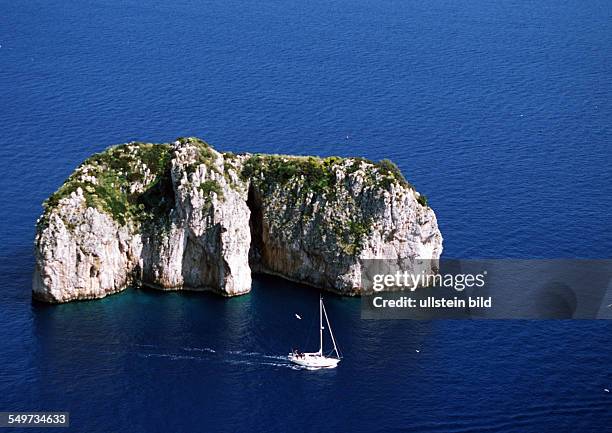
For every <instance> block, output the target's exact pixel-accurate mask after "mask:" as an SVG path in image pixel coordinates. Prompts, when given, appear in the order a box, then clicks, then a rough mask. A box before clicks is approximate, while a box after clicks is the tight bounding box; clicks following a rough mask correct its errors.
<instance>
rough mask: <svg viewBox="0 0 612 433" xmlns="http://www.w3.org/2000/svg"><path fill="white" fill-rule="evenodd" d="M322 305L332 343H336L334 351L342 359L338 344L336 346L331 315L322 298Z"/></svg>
mask: <svg viewBox="0 0 612 433" xmlns="http://www.w3.org/2000/svg"><path fill="white" fill-rule="evenodd" d="M321 306H322V307H323V314H325V321H326V322H327V328H328V329H329V335H330V337H331V339H332V343H334V352H336V357H337V358H338V359H340V353H339V352H338V346H336V339H335V338H334V333H333V332H332V329H331V324H330V323H329V317H328V316H327V311H326V310H325V305H323V300H321Z"/></svg>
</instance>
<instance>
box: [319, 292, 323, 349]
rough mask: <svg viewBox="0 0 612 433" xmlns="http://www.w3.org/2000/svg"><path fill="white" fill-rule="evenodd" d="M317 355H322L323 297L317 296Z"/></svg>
mask: <svg viewBox="0 0 612 433" xmlns="http://www.w3.org/2000/svg"><path fill="white" fill-rule="evenodd" d="M319 342H320V343H321V344H320V345H319V355H323V297H322V296H321V295H319Z"/></svg>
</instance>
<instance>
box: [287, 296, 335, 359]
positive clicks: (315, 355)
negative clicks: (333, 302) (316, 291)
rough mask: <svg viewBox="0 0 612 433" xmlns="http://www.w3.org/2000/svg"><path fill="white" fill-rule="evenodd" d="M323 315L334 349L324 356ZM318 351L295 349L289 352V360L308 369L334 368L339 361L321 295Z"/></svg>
mask: <svg viewBox="0 0 612 433" xmlns="http://www.w3.org/2000/svg"><path fill="white" fill-rule="evenodd" d="M323 316H325V322H326V323H327V329H328V330H329V335H330V337H331V340H332V343H333V344H334V349H333V350H332V351H331V352H330V353H329V354H328V355H327V356H326V355H324V354H323V330H324V329H325V328H324V327H323ZM319 342H320V345H319V351H318V352H307V353H301V352H299V351H297V350H294V351H293V352H291V353H290V354H289V356H288V359H289V361H291V362H293V363H294V364H297V365H300V366H302V367H305V368H307V369H309V370H318V369H320V368H336V367H337V366H338V363H339V362H340V353H339V352H338V346H336V339H335V338H334V333H333V332H332V329H331V325H330V324H329V318H328V317H327V312H326V311H325V305H324V304H323V297H321V296H319Z"/></svg>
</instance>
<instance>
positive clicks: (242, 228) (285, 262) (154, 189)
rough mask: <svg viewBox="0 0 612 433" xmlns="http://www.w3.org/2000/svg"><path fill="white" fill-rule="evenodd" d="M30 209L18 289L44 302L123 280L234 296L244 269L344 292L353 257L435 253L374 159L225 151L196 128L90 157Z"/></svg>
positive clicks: (102, 290) (406, 197)
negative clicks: (31, 238) (37, 210)
mask: <svg viewBox="0 0 612 433" xmlns="http://www.w3.org/2000/svg"><path fill="white" fill-rule="evenodd" d="M43 207H44V212H43V214H42V216H41V217H40V218H39V220H38V222H37V227H36V239H35V251H36V269H35V272H34V277H33V286H32V291H33V296H34V297H35V298H36V299H39V300H42V301H46V302H53V303H58V302H68V301H73V300H82V299H94V298H102V297H104V296H106V295H109V294H112V293H116V292H119V291H121V290H124V289H125V288H127V287H130V286H133V285H143V286H147V287H152V288H157V289H161V290H212V291H214V292H217V293H219V294H221V295H224V296H234V295H240V294H244V293H247V292H249V291H250V289H251V272H260V273H268V274H274V275H278V276H280V277H283V278H286V279H289V280H293V281H297V282H300V283H304V284H308V285H312V286H315V287H319V288H323V289H327V290H331V291H334V292H337V293H340V294H346V295H358V294H360V293H361V290H362V289H361V265H362V262H363V260H366V259H373V258H384V259H390V260H409V261H415V262H416V261H418V260H421V259H432V260H425V262H426V263H429V265H428V266H430V268H433V267H434V266H435V265H434V264H435V263H436V261H437V260H438V258H439V257H440V254H441V252H442V236H441V234H440V231H439V229H438V225H437V221H436V216H435V214H434V212H433V210H432V209H431V208H430V207H429V206H428V204H427V200H426V198H425V196H422V195H420V194H419V193H418V192H417V191H416V190H415V189H414V188H413V187H412V185H410V184H409V183H408V182H407V181H406V180H405V179H404V177H403V176H402V174H401V172H400V171H399V169H398V168H397V166H395V165H394V164H393V163H391V162H390V161H388V160H383V161H380V162H378V163H374V162H371V161H368V160H365V159H363V158H339V157H328V158H319V157H304V156H288V155H265V154H233V153H231V152H218V151H216V150H215V149H213V148H212V147H211V146H209V145H208V144H206V143H205V142H204V141H202V140H200V139H197V138H180V139H178V140H177V141H175V142H174V143H171V144H150V143H136V142H134V143H128V144H123V145H119V146H114V147H111V148H109V149H107V150H106V151H104V152H102V153H99V154H95V155H93V156H92V157H90V158H88V159H87V160H86V161H85V162H83V163H82V164H81V165H80V166H79V167H78V168H77V169H76V170H75V171H74V173H72V175H71V176H70V177H69V178H68V179H67V180H66V182H65V183H64V184H63V185H62V186H61V187H60V189H59V190H58V191H56V192H55V193H54V194H52V195H51V196H50V197H49V198H48V199H47V200H46V201H45V203H44V205H43ZM428 271H431V272H433V271H435V270H432V269H428Z"/></svg>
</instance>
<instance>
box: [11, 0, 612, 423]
mask: <svg viewBox="0 0 612 433" xmlns="http://www.w3.org/2000/svg"><path fill="white" fill-rule="evenodd" d="M0 17H1V19H0V101H1V102H0V174H1V176H0V194H1V206H0V222H1V224H0V412H2V411H5V412H6V411H66V412H70V427H69V428H68V429H63V430H61V431H75V432H88V433H96V432H135V433H136V432H200V431H201V432H264V431H265V432H289V431H291V432H345V431H346V432H349V431H350V432H450V433H454V432H456V433H459V432H537V433H541V432H580V433H586V432H604V431H609V430H610V429H611V428H612V427H611V426H612V393H610V392H606V389H612V323H610V322H608V321H605V320H583V321H577V320H542V321H534V320H520V321H519V320H493V321H478V320H474V321H469V320H430V321H413V320H363V319H361V314H360V313H361V311H360V308H361V304H360V301H359V299H355V298H342V297H338V296H335V295H332V294H324V299H325V302H326V306H327V312H328V313H329V316H330V319H331V323H332V326H333V329H334V332H335V335H336V338H337V340H338V344H339V347H340V350H341V352H342V354H343V359H342V361H341V363H340V365H339V367H338V368H337V369H334V370H324V371H305V370H300V369H297V368H295V367H294V366H292V365H290V364H289V363H288V362H287V360H286V354H287V353H288V352H289V350H290V349H291V348H292V347H296V346H299V347H300V348H302V349H303V350H307V349H311V350H312V349H316V348H317V335H316V332H317V329H316V324H314V323H315V322H316V320H317V306H318V304H317V302H318V297H319V292H318V290H316V289H313V288H308V287H304V286H300V285H297V284H294V283H290V282H287V281H283V280H280V279H277V278H273V277H269V276H255V278H254V283H253V290H252V291H251V293H250V294H248V295H245V296H241V297H236V298H232V299H224V298H221V297H217V296H214V295H212V294H207V293H178V292H173V293H161V292H156V291H152V290H143V289H129V290H126V291H124V292H122V293H120V294H117V295H114V296H110V297H107V298H105V299H103V300H98V301H91V302H75V303H70V304H65V305H56V306H51V305H45V304H40V303H33V302H32V301H31V294H30V293H31V292H30V290H31V276H32V272H33V268H34V258H33V238H34V226H35V222H36V219H37V217H38V216H39V215H40V213H41V202H42V201H43V200H44V199H45V198H46V197H48V196H49V195H50V194H51V193H52V192H53V191H55V190H56V189H57V188H58V187H59V186H60V185H61V184H62V182H63V181H64V179H66V177H67V176H68V175H69V174H70V173H71V171H72V170H73V169H74V168H75V167H76V166H77V165H78V164H79V163H80V162H81V161H83V160H84V159H85V158H86V157H87V156H89V155H91V154H92V153H94V152H98V151H101V150H103V149H104V148H106V147H107V146H109V145H112V144H117V143H124V142H128V141H133V140H138V141H152V142H168V141H171V140H173V139H175V138H176V137H179V136H198V137H201V138H203V139H204V140H206V141H207V142H209V143H210V144H211V145H213V146H214V147H216V148H217V149H220V150H231V151H234V152H242V151H248V152H267V153H288V154H303V155H321V156H328V155H339V156H350V155H356V156H362V157H366V158H370V159H373V160H380V159H383V158H389V159H391V160H393V161H395V162H396V163H397V164H398V166H399V167H400V168H401V170H402V171H403V173H404V175H405V176H406V178H407V179H408V180H409V181H410V182H411V183H413V184H414V185H415V186H416V188H417V189H418V190H419V191H420V192H422V193H424V194H426V195H427V196H428V198H429V204H430V205H431V207H432V208H433V209H434V210H435V212H436V214H437V217H438V221H439V225H440V229H441V231H442V234H443V237H444V253H443V257H445V258H450V259H453V258H459V259H470V258H479V259H480V258H486V259H488V258H519V259H530V258H534V259H542V258H545V259H546V258H594V259H609V258H611V251H612V218H611V215H610V213H611V209H612V187H611V185H612V169H611V168H610V166H611V163H612V2H610V1H609V0H591V1H588V2H584V1H578V0H555V1H553V0H531V1H518V0H499V1H484V0H469V1H468V0H419V1H417V0H311V1H307V2H305V1H296V0H258V1H251V0H240V1H239V0H174V1H170V2H169V1H160V0H90V1H83V0H80V1H76V0H62V1H59V0H44V1H43V0H27V1H26V0H0ZM517 296H521V294H520V290H519V291H517ZM296 313H297V314H299V315H300V317H302V320H298V319H297V318H296V317H295V314H296ZM35 430H36V429H34V430H27V431H35ZM7 431H12V430H7ZM44 431H48V430H46V429H45V430H44Z"/></svg>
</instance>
